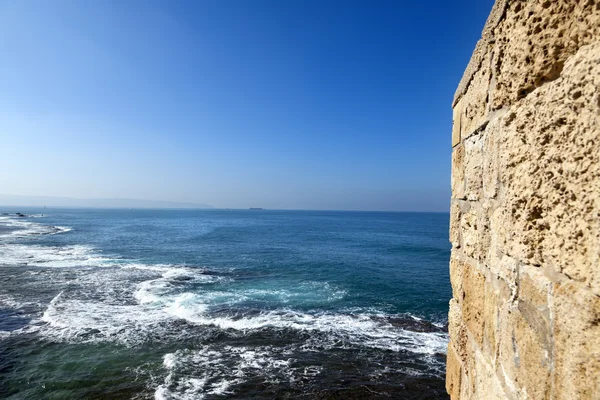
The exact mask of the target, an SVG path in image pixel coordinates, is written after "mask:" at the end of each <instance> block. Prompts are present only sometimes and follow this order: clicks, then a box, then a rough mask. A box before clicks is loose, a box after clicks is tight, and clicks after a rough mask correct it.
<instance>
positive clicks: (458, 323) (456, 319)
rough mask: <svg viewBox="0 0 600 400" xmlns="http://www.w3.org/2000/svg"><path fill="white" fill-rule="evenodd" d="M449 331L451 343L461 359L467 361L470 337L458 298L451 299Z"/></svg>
mask: <svg viewBox="0 0 600 400" xmlns="http://www.w3.org/2000/svg"><path fill="white" fill-rule="evenodd" d="M448 333H449V334H450V337H451V338H452V339H451V341H450V345H452V346H453V348H454V351H456V354H457V356H458V358H459V360H461V362H465V361H466V360H467V356H468V350H467V343H468V339H469V338H468V335H467V329H466V327H465V326H464V324H463V322H462V312H461V308H460V305H459V303H458V301H457V300H456V299H451V300H450V310H449V312H448Z"/></svg>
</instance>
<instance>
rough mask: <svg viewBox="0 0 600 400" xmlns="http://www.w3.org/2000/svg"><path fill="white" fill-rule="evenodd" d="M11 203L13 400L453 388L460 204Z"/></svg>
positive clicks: (7, 247)
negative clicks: (453, 250) (452, 235)
mask: <svg viewBox="0 0 600 400" xmlns="http://www.w3.org/2000/svg"><path fill="white" fill-rule="evenodd" d="M0 211H6V212H15V211H22V212H27V213H30V214H31V215H30V216H28V217H27V218H17V217H15V216H0V397H1V398H11V399H29V398H40V399H42V398H48V399H67V398H89V399H92V398H93V399H101V398H106V399H121V398H123V399H129V398H135V399H145V398H156V399H200V398H207V399H210V398H240V399H242V398H265V399H266V398H269V399H270V398H307V399H309V398H310V399H312V398H323V399H325V398H328V399H329V398H331V399H333V398H336V399H337V398H357V399H359V398H408V399H412V398H414V399H426V398H428V399H429V398H431V399H434V398H436V399H437V398H447V397H446V395H445V391H444V388H443V386H444V383H443V375H444V361H445V347H446V344H447V334H446V314H447V306H448V300H449V299H450V296H451V293H450V285H449V277H448V260H449V251H450V245H449V243H448V239H447V236H448V219H449V217H448V214H444V213H379V212H377V213H375V212H326V211H270V210H262V211H250V210H247V211H245V210H207V211H198V210H183V211H182V210H82V209H78V210H69V209H52V210H40V209H35V210H34V209H30V210H25V209H21V210H15V209H7V210H0ZM42 213H43V214H44V215H43V216H42V215H41V214H42Z"/></svg>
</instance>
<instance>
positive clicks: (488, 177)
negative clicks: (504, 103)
mask: <svg viewBox="0 0 600 400" xmlns="http://www.w3.org/2000/svg"><path fill="white" fill-rule="evenodd" d="M497 121H498V119H494V120H492V121H491V122H490V123H489V124H488V125H487V127H486V130H485V133H484V137H483V159H482V171H481V173H482V175H483V176H482V178H483V179H482V180H483V182H482V190H483V196H484V197H485V198H486V199H494V198H496V196H497V194H498V183H499V175H498V167H499V155H498V136H499V135H498V134H496V132H495V131H494V129H493V127H492V126H490V125H493V126H497V125H498V123H497Z"/></svg>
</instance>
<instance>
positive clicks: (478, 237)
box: [460, 204, 491, 262]
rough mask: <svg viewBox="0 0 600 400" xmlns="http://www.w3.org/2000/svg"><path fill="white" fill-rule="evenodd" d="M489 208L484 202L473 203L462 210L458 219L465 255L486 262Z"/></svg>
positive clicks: (488, 246)
mask: <svg viewBox="0 0 600 400" xmlns="http://www.w3.org/2000/svg"><path fill="white" fill-rule="evenodd" d="M488 213H489V209H488V208H487V206H486V204H474V205H472V206H471V207H470V208H469V209H468V211H464V210H463V211H462V215H461V221H460V235H461V248H462V250H463V252H464V254H465V255H467V256H468V257H471V258H473V259H475V260H477V261H480V262H486V261H487V258H488V253H489V248H490V240H491V233H490V229H489V227H490V225H489V217H488Z"/></svg>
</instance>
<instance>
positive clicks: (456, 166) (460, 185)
mask: <svg viewBox="0 0 600 400" xmlns="http://www.w3.org/2000/svg"><path fill="white" fill-rule="evenodd" d="M464 160H465V146H463V145H462V144H460V145H458V146H456V147H455V148H454V149H453V150H452V198H453V199H457V200H463V199H465V198H466V195H465V164H464Z"/></svg>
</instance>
